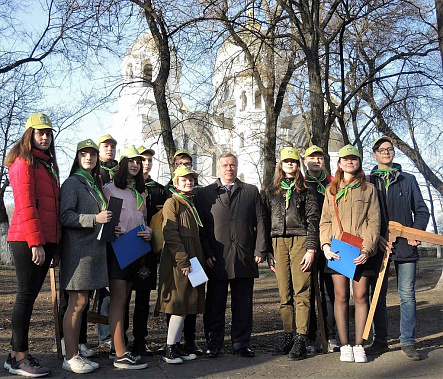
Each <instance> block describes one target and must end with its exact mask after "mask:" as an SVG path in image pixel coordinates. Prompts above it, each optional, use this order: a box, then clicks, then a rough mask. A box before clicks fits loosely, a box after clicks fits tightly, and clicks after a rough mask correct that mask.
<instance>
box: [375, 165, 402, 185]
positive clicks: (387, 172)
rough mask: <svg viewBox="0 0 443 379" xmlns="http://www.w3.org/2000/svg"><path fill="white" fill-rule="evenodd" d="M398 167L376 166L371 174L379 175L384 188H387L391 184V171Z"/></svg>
mask: <svg viewBox="0 0 443 379" xmlns="http://www.w3.org/2000/svg"><path fill="white" fill-rule="evenodd" d="M397 171H398V169H396V168H386V169H383V168H377V169H376V170H374V171H372V173H373V174H377V175H379V176H380V177H381V178H382V179H383V181H384V182H385V188H386V189H388V188H389V186H390V185H391V173H393V172H397Z"/></svg>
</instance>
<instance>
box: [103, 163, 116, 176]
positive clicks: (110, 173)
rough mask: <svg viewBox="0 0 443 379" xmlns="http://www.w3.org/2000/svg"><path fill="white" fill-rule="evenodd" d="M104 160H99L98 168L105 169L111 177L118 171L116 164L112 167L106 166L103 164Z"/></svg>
mask: <svg viewBox="0 0 443 379" xmlns="http://www.w3.org/2000/svg"><path fill="white" fill-rule="evenodd" d="M105 164H106V163H105V162H100V168H102V169H103V170H105V171H107V172H108V174H109V179H111V180H112V179H113V178H114V175H115V174H116V173H117V171H118V164H117V165H115V166H114V167H106V166H105Z"/></svg>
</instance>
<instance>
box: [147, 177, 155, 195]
mask: <svg viewBox="0 0 443 379" xmlns="http://www.w3.org/2000/svg"><path fill="white" fill-rule="evenodd" d="M148 180H149V182H145V194H146V195H148V194H149V191H148V187H154V186H155V182H154V181H153V180H152V179H148Z"/></svg>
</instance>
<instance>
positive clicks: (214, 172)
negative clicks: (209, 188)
mask: <svg viewBox="0 0 443 379" xmlns="http://www.w3.org/2000/svg"><path fill="white" fill-rule="evenodd" d="M212 176H217V155H215V154H212Z"/></svg>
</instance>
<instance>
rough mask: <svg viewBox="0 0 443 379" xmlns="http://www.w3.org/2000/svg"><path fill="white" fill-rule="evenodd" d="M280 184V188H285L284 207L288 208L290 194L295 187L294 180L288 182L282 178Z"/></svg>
mask: <svg viewBox="0 0 443 379" xmlns="http://www.w3.org/2000/svg"><path fill="white" fill-rule="evenodd" d="M280 185H281V188H283V189H285V190H286V209H288V208H289V201H290V200H291V196H292V190H293V189H294V187H295V180H294V181H293V182H292V183H291V184H288V183H286V182H285V181H284V180H282V181H281V183H280Z"/></svg>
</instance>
